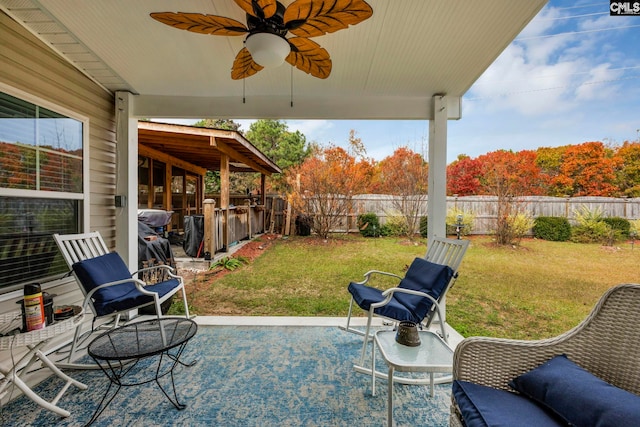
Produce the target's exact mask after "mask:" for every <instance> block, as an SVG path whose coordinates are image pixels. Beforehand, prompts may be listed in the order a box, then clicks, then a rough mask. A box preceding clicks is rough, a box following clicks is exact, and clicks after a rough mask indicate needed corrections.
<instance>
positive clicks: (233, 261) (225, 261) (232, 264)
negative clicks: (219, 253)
mask: <svg viewBox="0 0 640 427" xmlns="http://www.w3.org/2000/svg"><path fill="white" fill-rule="evenodd" d="M247 262H248V260H247V258H245V257H243V256H239V257H237V258H234V257H224V258H220V259H219V260H218V261H216V262H214V263H213V264H211V267H210V268H209V269H210V270H213V269H215V268H217V267H221V268H224V269H227V270H230V271H233V270H235V269H237V268H239V267H242V264H246V263H247Z"/></svg>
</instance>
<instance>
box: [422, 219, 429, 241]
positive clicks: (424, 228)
mask: <svg viewBox="0 0 640 427" xmlns="http://www.w3.org/2000/svg"><path fill="white" fill-rule="evenodd" d="M428 225H429V217H426V216H421V217H420V236H422V237H424V238H427V237H428V236H427V226H428Z"/></svg>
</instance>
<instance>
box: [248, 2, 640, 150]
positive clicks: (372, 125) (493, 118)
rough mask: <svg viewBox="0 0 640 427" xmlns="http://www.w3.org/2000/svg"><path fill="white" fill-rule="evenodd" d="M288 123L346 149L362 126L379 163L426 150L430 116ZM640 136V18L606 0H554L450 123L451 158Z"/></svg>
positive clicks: (312, 138)
mask: <svg viewBox="0 0 640 427" xmlns="http://www.w3.org/2000/svg"><path fill="white" fill-rule="evenodd" d="M237 122H239V123H241V129H242V130H248V129H249V126H250V123H251V121H248V120H237ZM287 124H288V126H289V129H290V130H300V131H301V132H302V133H304V134H305V136H306V137H307V140H308V141H315V142H317V143H319V144H321V145H328V144H329V143H332V144H335V145H339V146H345V147H346V146H347V142H348V139H349V131H350V130H351V129H353V130H355V131H356V136H357V137H358V138H360V139H361V140H362V142H363V143H364V146H365V148H366V150H367V155H368V156H369V157H373V158H374V159H376V160H382V159H383V158H384V157H386V156H388V155H391V154H392V153H393V150H395V149H396V148H398V147H403V146H406V147H409V148H411V149H412V150H414V151H417V152H420V153H423V154H425V155H426V145H427V141H428V129H429V125H428V122H427V121H371V120H290V121H287ZM639 138H640V16H628V17H621V16H609V2H608V1H604V0H598V1H596V0H584V1H564V0H562V1H561V0H550V1H549V3H548V4H547V6H546V7H545V8H544V9H543V10H542V11H541V12H540V13H539V14H538V16H537V17H536V18H534V20H533V21H531V23H530V24H529V25H528V26H527V27H526V28H525V29H524V30H523V32H522V33H521V34H520V35H519V36H518V37H517V38H516V40H515V41H514V42H513V43H512V44H511V45H510V46H509V47H507V49H506V50H505V51H504V52H503V53H502V55H501V56H500V57H498V59H497V60H496V61H495V62H494V63H493V65H491V66H490V67H489V68H488V69H487V71H486V72H485V73H484V74H483V75H482V76H481V77H480V78H479V79H478V80H477V81H476V83H475V84H474V85H473V86H472V87H471V89H470V90H469V91H468V92H467V94H466V95H465V96H464V98H463V100H462V119H461V120H458V121H449V128H448V149H447V153H448V155H447V158H448V159H447V160H448V162H452V161H453V160H455V159H456V158H457V157H458V155H460V154H466V155H469V156H471V157H477V156H478V155H481V154H484V153H487V152H490V151H495V150H499V149H507V150H514V151H520V150H525V149H536V148H538V147H556V146H561V145H569V144H581V143H583V142H587V141H602V142H605V143H608V144H621V143H622V142H624V141H637V140H638V139H639Z"/></svg>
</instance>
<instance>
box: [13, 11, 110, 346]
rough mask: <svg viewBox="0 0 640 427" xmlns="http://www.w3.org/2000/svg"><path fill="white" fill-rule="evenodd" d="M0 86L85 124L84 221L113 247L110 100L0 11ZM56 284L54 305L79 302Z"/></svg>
mask: <svg viewBox="0 0 640 427" xmlns="http://www.w3.org/2000/svg"><path fill="white" fill-rule="evenodd" d="M0 84H2V87H3V88H6V91H7V92H8V93H9V94H11V95H14V96H17V97H20V96H21V95H22V94H28V95H29V96H30V97H33V98H32V99H28V100H29V101H31V102H36V103H38V102H39V101H41V103H46V104H45V105H44V106H46V107H47V108H51V109H52V110H54V111H55V110H56V107H58V108H60V109H65V110H67V111H68V112H71V113H74V114H77V115H79V116H81V117H85V118H88V121H89V129H88V132H87V134H88V136H89V140H88V141H86V140H85V144H87V143H88V147H89V157H88V160H89V181H87V180H86V179H85V183H87V184H88V188H85V195H86V196H88V197H89V201H90V212H85V213H84V215H85V216H86V215H88V216H89V228H90V230H91V231H93V230H97V231H100V233H102V235H103V236H104V238H105V240H106V242H107V245H109V247H114V246H115V207H114V202H113V200H114V195H115V172H116V166H115V161H116V143H115V138H116V125H115V112H114V97H113V95H112V94H110V93H108V92H107V91H106V90H105V89H103V88H102V87H100V86H99V85H97V84H96V83H95V82H93V81H92V80H91V79H89V78H88V77H86V76H85V75H84V74H82V73H81V72H79V71H78V70H76V69H75V68H74V67H73V66H71V65H70V64H69V63H67V62H66V61H65V60H63V59H61V58H60V57H59V56H58V55H57V54H56V53H55V52H53V51H52V50H51V49H49V48H48V47H47V46H46V45H45V44H44V43H42V42H41V41H40V40H38V38H36V37H35V36H34V35H32V34H31V33H29V32H28V31H27V30H25V29H24V28H22V27H21V26H20V25H18V24H17V23H16V22H14V21H13V20H12V19H11V18H10V17H8V16H7V15H6V14H4V13H3V12H1V11H0ZM11 90H14V91H15V92H11ZM62 112H63V113H64V111H62ZM85 161H86V158H85ZM86 231H89V230H86ZM60 283H61V284H60V285H58V286H56V287H53V288H51V289H47V291H48V292H50V293H55V294H57V295H58V296H57V297H56V299H55V303H56V304H63V303H77V302H79V301H80V300H81V297H82V296H81V293H80V291H79V290H78V286H77V284H76V283H75V282H74V281H73V280H66V281H65V280H63V281H61V282H60ZM5 300H6V298H5ZM16 307H17V306H16V305H15V299H13V300H12V301H3V302H0V312H6V311H10V310H15V309H16ZM0 358H2V356H1V355H0Z"/></svg>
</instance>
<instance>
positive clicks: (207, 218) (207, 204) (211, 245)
mask: <svg viewBox="0 0 640 427" xmlns="http://www.w3.org/2000/svg"><path fill="white" fill-rule="evenodd" d="M215 208H216V201H215V200H213V199H205V201H204V202H203V210H204V251H205V252H209V253H210V254H211V256H213V254H215V253H216V216H215Z"/></svg>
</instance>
